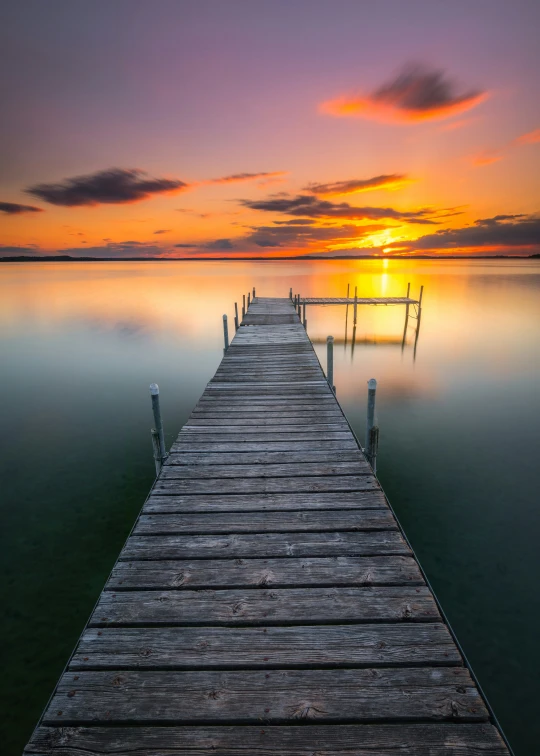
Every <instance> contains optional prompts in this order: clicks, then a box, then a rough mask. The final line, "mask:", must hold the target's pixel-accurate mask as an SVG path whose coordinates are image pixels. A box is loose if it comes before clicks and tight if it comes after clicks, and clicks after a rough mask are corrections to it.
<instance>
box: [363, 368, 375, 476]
mask: <svg viewBox="0 0 540 756" xmlns="http://www.w3.org/2000/svg"><path fill="white" fill-rule="evenodd" d="M376 393H377V381H376V380H375V378H370V379H369V381H368V402H367V421H366V448H365V454H366V457H367V461H368V462H369V464H370V465H371V466H372V467H373V447H372V442H373V434H372V429H373V427H374V425H375V395H376ZM377 438H378V430H377Z"/></svg>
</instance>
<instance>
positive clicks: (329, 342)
mask: <svg viewBox="0 0 540 756" xmlns="http://www.w3.org/2000/svg"><path fill="white" fill-rule="evenodd" d="M326 380H327V381H328V385H329V386H330V388H331V389H332V391H333V392H334V394H335V393H336V387H335V386H334V337H333V336H327V337H326Z"/></svg>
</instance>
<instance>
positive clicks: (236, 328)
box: [234, 302, 238, 332]
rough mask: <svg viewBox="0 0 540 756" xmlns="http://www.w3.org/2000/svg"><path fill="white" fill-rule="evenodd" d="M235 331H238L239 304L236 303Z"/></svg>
mask: <svg viewBox="0 0 540 756" xmlns="http://www.w3.org/2000/svg"><path fill="white" fill-rule="evenodd" d="M234 330H235V332H236V331H237V330H238V302H235V303H234Z"/></svg>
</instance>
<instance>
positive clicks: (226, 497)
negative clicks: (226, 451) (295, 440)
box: [144, 489, 388, 514]
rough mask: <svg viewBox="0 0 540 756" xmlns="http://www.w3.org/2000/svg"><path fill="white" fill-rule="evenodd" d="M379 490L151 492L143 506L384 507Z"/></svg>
mask: <svg viewBox="0 0 540 756" xmlns="http://www.w3.org/2000/svg"><path fill="white" fill-rule="evenodd" d="M386 506H388V505H387V504H386V499H385V497H384V494H383V493H382V491H381V490H380V489H375V490H370V489H368V490H367V491H354V492H350V491H346V492H343V493H333V492H329V491H325V492H322V493H294V494H290V493H287V494H257V495H256V496H253V495H250V496H242V495H236V494H221V493H214V494H208V495H207V496H200V495H197V494H194V495H191V494H185V495H182V496H178V495H169V496H166V495H165V496H164V495H162V494H160V492H156V493H152V494H151V496H150V497H149V498H148V500H147V501H146V504H145V505H144V512H145V514H150V513H151V512H264V511H270V510H279V511H287V510H301V509H303V508H307V509H308V510H310V511H311V510H318V509H326V508H330V507H336V508H337V509H347V508H351V509H378V508H380V507H386Z"/></svg>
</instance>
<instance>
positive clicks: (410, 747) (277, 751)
mask: <svg viewBox="0 0 540 756" xmlns="http://www.w3.org/2000/svg"><path fill="white" fill-rule="evenodd" d="M265 713H266V712H265ZM62 716H63V715H62ZM59 718H61V716H60V717H59ZM311 721H312V720H311ZM55 724H56V723H55ZM25 753H26V754H32V755H33V756H34V755H35V756H133V754H134V753H138V754H139V755H140V756H174V755H175V754H179V756H205V755H206V754H208V756H211V755H212V756H213V755H214V754H217V755H218V756H314V754H317V756H389V754H398V753H399V756H508V750H507V749H506V747H505V745H504V744H503V742H502V739H501V736H500V735H499V733H498V732H497V730H496V728H495V727H493V725H491V724H489V723H487V722H486V723H481V724H465V723H461V722H459V723H457V722H452V723H448V724H447V723H431V724H409V723H406V722H402V723H400V724H361V725H331V726H325V725H310V726H309V727H305V726H294V725H293V726H285V727H283V726H279V725H278V726H272V727H266V726H264V725H263V726H261V724H260V723H258V724H257V726H251V727H250V726H242V725H240V726H229V727H204V726H199V727H189V726H188V727H129V726H127V727H126V726H124V727H40V728H39V729H38V730H36V732H35V733H34V735H33V736H32V739H31V741H30V743H29V744H28V746H27V747H26V751H25Z"/></svg>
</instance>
